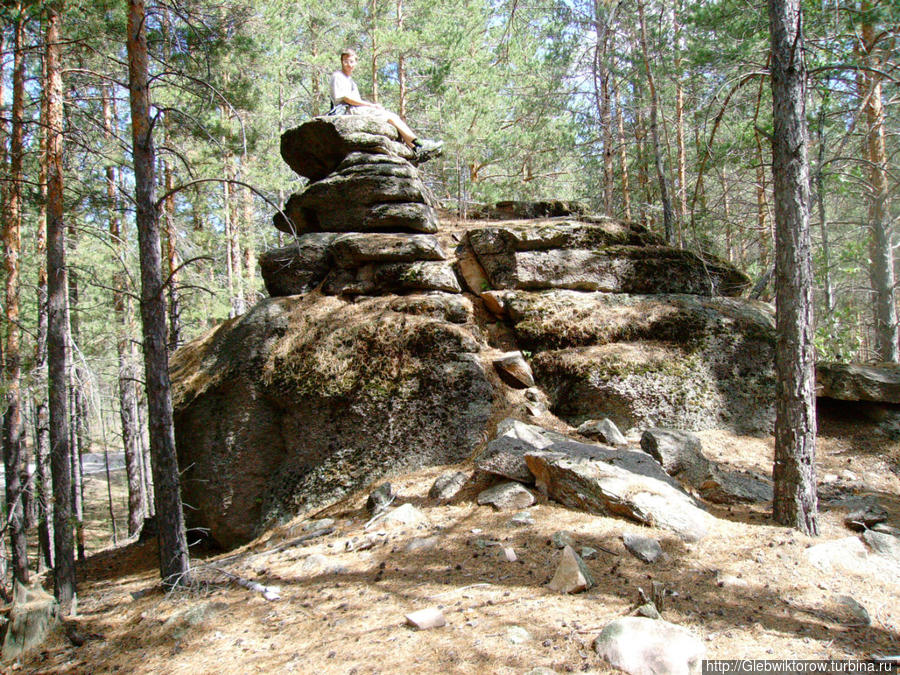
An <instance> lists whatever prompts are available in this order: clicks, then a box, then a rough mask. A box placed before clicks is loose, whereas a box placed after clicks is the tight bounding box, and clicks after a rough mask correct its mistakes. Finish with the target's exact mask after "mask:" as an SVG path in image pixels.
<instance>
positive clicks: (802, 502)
mask: <svg viewBox="0 0 900 675" xmlns="http://www.w3.org/2000/svg"><path fill="white" fill-rule="evenodd" d="M768 4H769V29H770V34H771V39H772V68H771V72H772V103H773V120H774V124H775V129H774V135H773V138H772V173H773V175H774V178H775V234H776V247H775V250H776V259H775V295H776V299H775V305H776V318H775V321H776V343H775V369H776V376H777V391H776V397H775V465H774V468H773V472H772V473H773V480H774V482H775V500H774V502H773V504H772V508H773V512H774V517H775V520H776V521H777V522H779V523H781V524H782V525H790V526H792V527H796V528H797V529H799V530H801V531H802V532H804V533H805V534H812V535H814V534H817V533H818V529H819V527H818V520H817V508H818V507H817V502H816V480H815V475H816V471H815V458H816V415H815V402H816V399H815V389H814V385H815V374H814V369H815V353H814V349H813V303H812V286H813V279H812V254H811V250H810V236H809V165H808V162H807V142H808V141H807V136H806V62H805V56H804V45H803V24H802V14H801V10H800V0H768Z"/></svg>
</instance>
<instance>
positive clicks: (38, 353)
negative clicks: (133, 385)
mask: <svg viewBox="0 0 900 675" xmlns="http://www.w3.org/2000/svg"><path fill="white" fill-rule="evenodd" d="M41 85H42V88H43V90H44V92H46V91H47V90H48V88H49V79H48V77H47V59H46V57H45V58H43V59H42V66H41ZM47 103H48V100H47V96H46V93H45V94H44V95H43V96H41V131H40V152H39V154H40V159H39V161H40V169H39V178H38V182H39V183H40V187H39V190H40V199H39V202H38V204H39V212H38V218H37V233H36V236H35V245H34V249H35V258H36V262H37V266H38V271H37V287H36V289H37V328H36V331H35V341H34V342H35V344H34V392H35V394H34V425H35V434H34V438H35V443H34V465H35V481H34V483H35V496H36V498H37V499H36V501H37V518H38V546H39V548H40V554H39V557H40V558H41V559H42V560H43V562H44V564H45V565H46V566H47V567H48V568H52V567H53V521H52V518H53V514H52V508H51V494H52V489H53V487H52V485H51V478H50V410H49V408H48V407H47V330H48V326H47V322H48V316H47V177H48V170H47V125H48V115H47Z"/></svg>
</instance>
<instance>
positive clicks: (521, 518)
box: [507, 511, 534, 527]
mask: <svg viewBox="0 0 900 675" xmlns="http://www.w3.org/2000/svg"><path fill="white" fill-rule="evenodd" d="M507 524H508V525H510V526H511V527H524V526H527V525H534V516H533V515H532V514H531V512H530V511H520V512H519V513H517V514H516V515H514V516H513V517H512V518H510V519H509V522H508V523H507Z"/></svg>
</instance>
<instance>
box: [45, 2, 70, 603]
mask: <svg viewBox="0 0 900 675" xmlns="http://www.w3.org/2000/svg"><path fill="white" fill-rule="evenodd" d="M61 4H62V3H60V5H61ZM60 12H61V10H60V9H59V7H58V6H57V5H54V4H52V3H50V4H48V5H47V35H46V49H47V84H48V86H47V89H46V91H45V93H44V95H45V96H46V97H47V170H48V176H47V277H48V278H47V307H48V333H47V358H48V363H49V365H48V372H49V380H50V386H49V398H48V402H49V406H50V469H51V472H52V474H53V503H54V506H53V549H54V567H53V577H54V582H55V586H56V588H55V591H56V598H57V600H58V601H59V604H60V610H61V611H62V613H63V614H68V613H69V611H70V610H71V608H72V599H73V598H74V596H75V545H74V541H73V539H72V524H71V519H72V510H71V506H70V502H69V494H70V491H71V483H72V473H71V468H70V465H69V429H68V426H69V422H68V417H67V408H68V406H67V396H66V384H67V382H68V377H67V372H68V344H67V343H68V341H69V336H68V334H67V330H68V324H69V321H68V317H67V316H66V308H67V295H68V290H69V284H68V279H67V272H66V227H65V223H64V221H63V214H64V211H63V173H62V155H63V135H62V129H63V81H62V68H61V66H60V59H59V52H60V48H59V45H60V24H61V14H60Z"/></svg>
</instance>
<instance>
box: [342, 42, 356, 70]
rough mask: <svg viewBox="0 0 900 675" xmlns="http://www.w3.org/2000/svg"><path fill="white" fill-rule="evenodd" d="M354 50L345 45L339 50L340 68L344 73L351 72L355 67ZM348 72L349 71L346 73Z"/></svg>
mask: <svg viewBox="0 0 900 675" xmlns="http://www.w3.org/2000/svg"><path fill="white" fill-rule="evenodd" d="M356 61H357V56H356V50H355V49H351V48H350V47H347V48H346V49H344V50H342V51H341V70H343V71H344V72H345V73H348V71H349V72H352V71H353V69H354V68H356ZM348 74H349V73H348Z"/></svg>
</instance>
